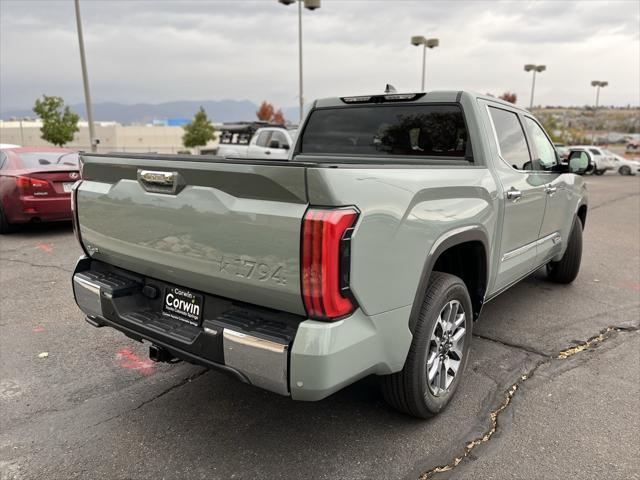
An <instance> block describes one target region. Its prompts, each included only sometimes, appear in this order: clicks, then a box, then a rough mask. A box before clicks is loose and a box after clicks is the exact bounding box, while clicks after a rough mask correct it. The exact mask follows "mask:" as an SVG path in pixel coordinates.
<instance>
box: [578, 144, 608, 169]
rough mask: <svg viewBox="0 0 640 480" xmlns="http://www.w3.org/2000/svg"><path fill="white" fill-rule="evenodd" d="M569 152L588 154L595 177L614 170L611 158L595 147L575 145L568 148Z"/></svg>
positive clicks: (604, 151) (605, 152) (605, 151)
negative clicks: (576, 151)
mask: <svg viewBox="0 0 640 480" xmlns="http://www.w3.org/2000/svg"><path fill="white" fill-rule="evenodd" d="M569 148H570V149H571V150H578V151H585V152H588V153H589V154H590V156H591V160H592V161H593V165H594V170H593V173H595V174H596V175H602V174H603V173H604V172H606V171H607V170H613V169H614V168H615V165H614V160H613V156H612V155H611V154H610V153H608V152H607V150H604V149H602V148H600V147H596V146H595V145H575V146H571V147H569Z"/></svg>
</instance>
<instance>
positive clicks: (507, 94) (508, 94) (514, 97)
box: [498, 92, 518, 103]
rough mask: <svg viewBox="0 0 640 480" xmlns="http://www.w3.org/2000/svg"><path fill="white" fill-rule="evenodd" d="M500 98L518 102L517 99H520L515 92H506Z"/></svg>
mask: <svg viewBox="0 0 640 480" xmlns="http://www.w3.org/2000/svg"><path fill="white" fill-rule="evenodd" d="M498 98H500V99H501V100H504V101H505V102H509V103H516V100H517V99H518V96H517V95H516V94H515V93H511V92H504V93H503V94H502V95H500V97H498Z"/></svg>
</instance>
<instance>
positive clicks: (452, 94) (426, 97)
mask: <svg viewBox="0 0 640 480" xmlns="http://www.w3.org/2000/svg"><path fill="white" fill-rule="evenodd" d="M386 95H400V96H404V95H416V96H417V98H416V99H415V100H411V99H408V100H407V99H403V100H400V102H402V103H438V102H447V103H449V102H459V101H460V99H461V98H462V97H463V96H466V97H468V99H470V100H472V99H477V98H481V99H484V100H489V101H491V102H495V103H501V104H503V105H505V106H509V107H511V108H516V109H518V110H522V111H527V110H526V109H524V108H522V107H519V106H517V105H514V104H513V103H509V102H506V101H504V100H501V99H500V98H497V97H492V96H490V95H485V94H481V93H477V92H473V91H469V90H436V91H431V92H426V93H424V94H423V92H406V93H390V94H385V93H374V94H370V95H352V96H345V97H328V98H320V99H318V100H316V101H315V102H314V104H313V108H325V107H344V106H345V105H363V104H367V103H370V102H367V101H357V102H353V103H351V102H345V100H343V99H349V98H365V97H372V98H373V97H384V96H386ZM388 102H389V103H392V102H393V100H391V101H388Z"/></svg>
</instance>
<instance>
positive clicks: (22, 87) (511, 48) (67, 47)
mask: <svg viewBox="0 0 640 480" xmlns="http://www.w3.org/2000/svg"><path fill="white" fill-rule="evenodd" d="M81 6H82V13H83V23H84V29H85V41H86V47H87V55H88V63H89V69H90V80H91V87H92V94H93V97H94V100H95V101H109V100H111V101H120V102H124V103H135V102H161V101H170V100H179V99H180V100H181V99H185V100H198V99H224V98H233V99H249V100H252V101H256V102H257V101H261V100H263V99H269V100H270V101H273V102H274V103H276V104H277V105H281V106H289V105H295V104H296V102H297V15H296V7H295V6H289V7H284V6H282V5H280V4H278V3H277V2H276V1H275V0H262V1H241V0H239V1H234V2H229V1H205V0H202V1H192V2H176V1H171V0H164V1H157V2H151V1H101V0H91V1H90V0H82V1H81ZM638 25H640V3H639V2H636V1H619V2H610V1H609V2H600V1H583V2H569V1H535V2H524V1H522V2H505V1H494V2H487V1H457V2H441V1H435V2H432V1H401V0H395V1H391V0H389V1H382V0H371V1H348V0H341V1H338V0H334V1H330V0H324V1H323V5H322V8H320V9H319V10H316V11H314V12H309V11H305V12H304V34H305V35H304V36H305V38H304V50H305V97H306V99H307V100H311V99H312V98H314V97H322V96H333V95H346V94H357V93H370V92H372V91H379V90H380V89H381V88H382V86H383V85H384V84H385V83H387V82H390V83H393V84H395V85H396V86H397V87H398V88H399V89H402V90H415V89H417V87H418V86H419V75H420V52H419V49H417V48H415V47H413V46H411V45H410V44H409V37H410V36H411V35H414V34H424V35H427V36H437V37H439V38H440V40H441V46H440V47H439V48H437V49H435V50H433V51H429V52H428V73H427V77H428V80H427V84H428V88H429V89H450V88H454V89H459V88H466V89H472V90H477V91H481V92H494V93H497V94H499V93H502V92H504V91H506V90H510V91H516V93H518V96H519V99H520V102H522V103H524V104H526V103H527V102H528V94H529V88H530V87H529V82H530V77H529V76H528V75H527V74H525V72H524V71H522V66H523V64H524V63H530V62H531V63H545V64H547V65H548V71H546V72H545V73H544V74H543V75H542V76H541V77H540V79H539V82H538V85H537V94H536V98H537V99H538V100H539V101H540V102H542V103H545V104H585V103H590V102H591V101H592V100H593V99H592V97H593V91H592V88H591V87H590V86H589V82H590V80H592V79H595V78H602V79H605V80H608V81H609V83H610V87H608V89H607V90H606V91H604V92H603V95H602V100H603V102H605V103H615V104H627V103H632V104H638V103H640V92H639V87H638V85H639V83H640V78H639V70H640V63H639V60H638V59H639V58H640V47H639V45H640V40H639V35H640V32H639V28H640V27H639V26H638ZM0 58H1V68H0V108H1V109H2V110H9V109H12V108H17V107H25V106H29V105H31V104H32V103H33V101H34V99H35V98H36V97H37V96H39V95H41V94H42V93H47V94H58V95H62V96H63V97H64V98H65V99H66V100H67V101H68V102H70V103H74V102H79V101H82V98H83V97H82V82H81V77H80V65H79V58H78V46H77V39H76V31H75V21H74V11H73V3H72V1H71V0H64V1H56V0H50V1H46V2H39V1H31V0H23V1H13V0H2V1H1V2H0Z"/></svg>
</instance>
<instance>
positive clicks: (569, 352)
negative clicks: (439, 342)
mask: <svg viewBox="0 0 640 480" xmlns="http://www.w3.org/2000/svg"><path fill="white" fill-rule="evenodd" d="M638 330H640V327H618V326H611V327H607V328H605V329H603V330H601V331H600V332H599V333H598V334H597V335H594V336H592V337H590V338H588V339H587V340H585V341H584V342H581V343H579V344H578V345H574V346H573V347H570V348H567V349H565V350H561V351H560V352H558V353H556V354H555V355H545V357H546V358H545V359H544V360H541V361H539V362H538V363H537V364H536V365H535V366H534V367H533V368H531V369H530V370H529V371H528V372H527V373H525V374H522V375H521V376H520V378H519V379H518V380H517V381H516V382H515V383H514V384H512V385H511V386H510V387H509V388H508V389H507V391H506V392H505V394H504V397H503V399H502V402H500V405H499V406H498V408H496V409H494V410H492V411H491V412H489V418H490V420H491V427H490V428H489V429H488V430H487V431H486V432H485V433H484V434H483V435H482V436H481V437H478V438H475V439H474V440H472V441H470V442H468V443H467V444H466V445H465V447H464V450H463V452H462V454H461V455H459V456H456V457H454V458H453V460H451V462H449V463H447V464H446V465H439V466H437V467H434V468H431V469H430V470H427V471H426V472H424V473H422V474H421V475H420V476H419V477H418V480H428V479H431V478H433V477H434V475H436V474H438V473H443V472H449V471H451V470H453V469H454V468H456V467H457V466H458V465H459V464H460V463H461V462H462V461H463V460H464V459H465V458H467V457H468V456H469V454H470V453H471V451H472V450H473V449H475V448H476V447H477V446H479V445H482V444H483V443H486V442H488V441H489V440H491V437H492V436H493V434H494V433H495V432H496V431H497V429H498V426H499V425H498V417H499V416H500V414H501V413H502V412H503V411H504V410H505V409H506V408H507V407H508V406H509V405H510V404H511V400H512V399H513V397H514V396H515V394H516V392H517V391H518V389H519V388H520V386H521V385H522V384H523V383H524V382H526V381H527V380H528V379H529V378H531V377H532V376H533V375H534V374H535V372H536V370H538V368H540V367H541V366H542V365H546V364H549V363H551V362H552V361H554V360H566V359H567V358H570V357H573V356H574V355H576V354H578V353H581V352H584V351H586V350H590V349H592V348H594V347H595V346H597V345H599V344H601V343H603V342H605V341H606V340H608V339H609V338H611V336H612V335H613V333H614V332H626V333H628V332H635V331H638ZM475 336H478V337H479V338H483V337H480V336H479V335H475ZM486 340H490V341H495V342H498V343H503V342H500V341H498V340H493V339H491V338H486ZM504 345H507V346H511V345H509V344H507V343H504ZM515 348H522V347H519V346H515ZM523 350H524V349H523ZM534 353H535V352H534Z"/></svg>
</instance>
